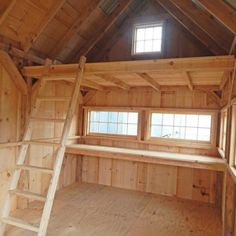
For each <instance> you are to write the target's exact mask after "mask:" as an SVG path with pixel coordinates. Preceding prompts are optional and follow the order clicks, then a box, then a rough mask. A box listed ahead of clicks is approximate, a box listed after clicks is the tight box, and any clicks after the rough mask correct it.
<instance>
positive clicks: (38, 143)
mask: <svg viewBox="0 0 236 236" xmlns="http://www.w3.org/2000/svg"><path fill="white" fill-rule="evenodd" d="M22 144H34V145H45V146H53V145H60V143H55V142H43V141H23V142H22Z"/></svg>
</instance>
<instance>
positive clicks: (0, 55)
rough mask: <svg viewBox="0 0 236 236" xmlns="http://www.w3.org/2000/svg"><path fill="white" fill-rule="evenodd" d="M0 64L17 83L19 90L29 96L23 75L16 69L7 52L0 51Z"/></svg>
mask: <svg viewBox="0 0 236 236" xmlns="http://www.w3.org/2000/svg"><path fill="white" fill-rule="evenodd" d="M0 64H2V65H3V66H4V68H5V70H6V71H7V72H8V73H9V75H10V78H11V79H12V80H13V82H14V83H15V85H16V87H17V88H19V89H20V90H21V91H22V93H23V94H27V85H26V82H25V81H24V79H23V77H22V76H21V73H20V72H19V71H18V69H17V68H16V65H15V64H14V63H13V61H12V59H11V58H10V56H9V55H8V54H7V53H6V52H5V51H2V50H0Z"/></svg>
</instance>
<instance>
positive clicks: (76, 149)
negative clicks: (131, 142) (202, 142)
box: [66, 144, 226, 171]
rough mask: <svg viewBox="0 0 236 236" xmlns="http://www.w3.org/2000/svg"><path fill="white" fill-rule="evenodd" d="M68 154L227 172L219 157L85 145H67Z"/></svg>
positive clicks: (223, 161) (223, 162)
mask: <svg viewBox="0 0 236 236" xmlns="http://www.w3.org/2000/svg"><path fill="white" fill-rule="evenodd" d="M66 152H67V153H70V154H79V155H86V156H96V157H102V158H112V159H120V160H127V161H138V162H145V163H153V164H163V165H173V166H183V167H189V168H198V169H207V170H216V171H225V170H226V162H225V160H223V159H221V158H218V157H210V156H200V155H191V154H180V153H171V152H159V151H149V150H140V149H127V148H115V147H106V146H95V145H85V144H72V145H67V148H66Z"/></svg>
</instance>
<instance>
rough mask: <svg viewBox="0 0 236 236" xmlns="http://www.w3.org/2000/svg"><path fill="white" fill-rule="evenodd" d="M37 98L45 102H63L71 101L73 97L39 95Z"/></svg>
mask: <svg viewBox="0 0 236 236" xmlns="http://www.w3.org/2000/svg"><path fill="white" fill-rule="evenodd" d="M37 99H38V100H40V101H43V102H54V101H55V102H62V101H69V100H70V99H71V97H38V98H37Z"/></svg>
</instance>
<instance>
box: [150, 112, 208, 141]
mask: <svg viewBox="0 0 236 236" xmlns="http://www.w3.org/2000/svg"><path fill="white" fill-rule="evenodd" d="M150 133H151V137H159V138H174V139H186V140H198V141H210V139H211V115H198V114H169V113H152V114H151V132H150Z"/></svg>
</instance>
